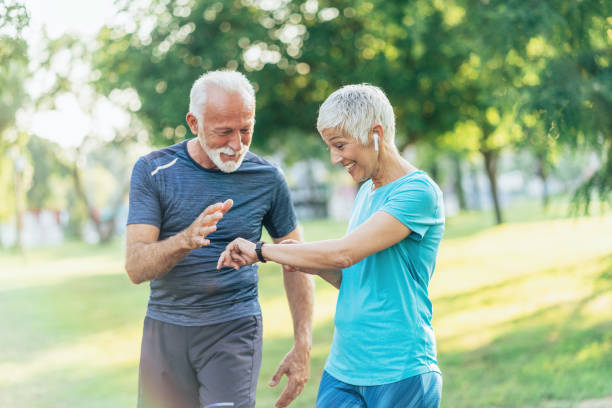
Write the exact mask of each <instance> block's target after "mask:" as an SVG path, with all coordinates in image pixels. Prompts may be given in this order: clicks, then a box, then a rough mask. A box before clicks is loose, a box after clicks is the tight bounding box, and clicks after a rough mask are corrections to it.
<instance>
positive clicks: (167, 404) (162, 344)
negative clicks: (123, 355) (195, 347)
mask: <svg viewBox="0 0 612 408" xmlns="http://www.w3.org/2000/svg"><path fill="white" fill-rule="evenodd" d="M186 329H187V328H186V327H182V326H176V325H173V324H169V323H164V322H160V321H158V320H154V319H150V318H148V317H147V318H145V321H144V328H143V332H142V347H141V352H140V370H139V379H138V407H139V408H196V407H197V406H198V382H197V379H196V375H195V372H194V371H193V369H192V368H191V364H190V363H189V359H188V358H187V332H186Z"/></svg>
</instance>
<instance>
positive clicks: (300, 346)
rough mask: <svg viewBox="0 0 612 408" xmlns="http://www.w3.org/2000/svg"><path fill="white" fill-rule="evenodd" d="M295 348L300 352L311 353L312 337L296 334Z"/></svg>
mask: <svg viewBox="0 0 612 408" xmlns="http://www.w3.org/2000/svg"><path fill="white" fill-rule="evenodd" d="M293 348H294V349H296V350H297V351H300V352H306V353H308V355H310V350H311V349H312V338H311V337H310V336H296V337H295V338H294V339H293Z"/></svg>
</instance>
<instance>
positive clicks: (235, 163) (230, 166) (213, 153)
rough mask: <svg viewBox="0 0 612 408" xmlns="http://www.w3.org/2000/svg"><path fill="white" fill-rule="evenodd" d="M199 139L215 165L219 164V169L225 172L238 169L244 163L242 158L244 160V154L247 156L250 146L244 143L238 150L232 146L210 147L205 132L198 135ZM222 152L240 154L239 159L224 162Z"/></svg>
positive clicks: (230, 154) (231, 154)
mask: <svg viewBox="0 0 612 408" xmlns="http://www.w3.org/2000/svg"><path fill="white" fill-rule="evenodd" d="M198 141H199V142H200V145H201V146H202V149H204V152H205V153H206V154H207V155H208V157H209V158H210V160H212V162H213V163H214V164H215V166H217V167H218V168H219V170H221V171H222V172H224V173H231V172H234V171H236V170H238V168H239V167H240V165H241V164H242V160H244V156H246V153H247V152H248V151H249V146H247V145H242V148H241V149H240V151H238V152H236V151H235V150H234V149H232V148H231V147H221V148H219V149H211V148H210V147H208V146H207V145H206V135H204V132H201V133H200V135H199V137H198ZM221 153H223V154H226V155H229V156H234V155H238V159H236V160H228V161H225V162H224V161H223V160H221Z"/></svg>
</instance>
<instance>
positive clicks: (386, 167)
mask: <svg viewBox="0 0 612 408" xmlns="http://www.w3.org/2000/svg"><path fill="white" fill-rule="evenodd" d="M415 170H417V168H416V167H414V166H413V165H412V164H410V163H408V161H406V160H405V159H404V158H403V157H402V156H400V154H399V152H398V151H397V149H392V148H387V147H386V146H384V145H383V146H381V149H380V153H379V155H378V163H377V164H376V169H375V170H374V174H373V175H372V183H373V187H372V188H373V189H377V188H380V187H382V186H384V185H386V184H389V183H391V182H392V181H395V180H397V179H399V178H402V177H404V176H405V175H406V174H408V173H412V172H413V171H415Z"/></svg>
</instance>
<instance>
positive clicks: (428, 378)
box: [361, 372, 442, 408]
mask: <svg viewBox="0 0 612 408" xmlns="http://www.w3.org/2000/svg"><path fill="white" fill-rule="evenodd" d="M361 388H363V389H364V397H365V400H366V402H367V404H368V407H370V408H396V407H401V408H438V407H439V406H440V397H441V395H442V376H441V375H440V374H439V373H436V372H429V373H425V374H421V375H415V376H414V377H410V378H406V379H405V380H402V381H398V382H394V383H391V384H384V385H377V386H372V387H361Z"/></svg>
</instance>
